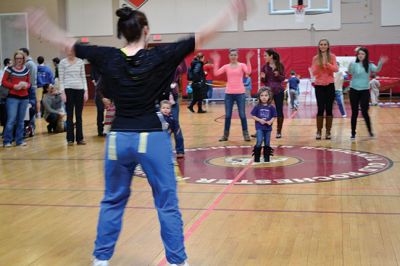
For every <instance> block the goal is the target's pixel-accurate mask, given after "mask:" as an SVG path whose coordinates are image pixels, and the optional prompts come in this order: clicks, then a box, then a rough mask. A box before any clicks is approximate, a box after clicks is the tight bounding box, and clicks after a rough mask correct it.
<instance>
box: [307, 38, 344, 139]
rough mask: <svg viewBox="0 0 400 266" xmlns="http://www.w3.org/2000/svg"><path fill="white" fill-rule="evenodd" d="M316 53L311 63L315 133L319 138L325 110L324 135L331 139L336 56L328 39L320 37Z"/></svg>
mask: <svg viewBox="0 0 400 266" xmlns="http://www.w3.org/2000/svg"><path fill="white" fill-rule="evenodd" d="M318 45H319V47H318V54H317V55H316V56H314V58H313V60H312V65H311V72H312V74H313V76H314V77H315V96H316V98H317V105H318V114H317V135H316V137H315V138H316V139H317V140H319V139H321V131H322V126H323V124H324V111H325V112H326V136H325V139H331V128H332V120H333V115H332V107H333V101H334V99H335V83H334V78H333V75H334V73H335V72H337V71H338V66H337V64H336V56H335V55H334V54H331V52H330V47H329V41H328V40H326V39H322V40H320V41H319V44H318Z"/></svg>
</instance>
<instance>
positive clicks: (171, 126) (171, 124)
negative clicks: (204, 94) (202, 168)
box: [160, 100, 185, 159]
mask: <svg viewBox="0 0 400 266" xmlns="http://www.w3.org/2000/svg"><path fill="white" fill-rule="evenodd" d="M171 109H172V105H171V102H170V101H168V100H163V101H161V102H160V112H161V114H162V116H163V118H164V120H165V122H166V123H167V124H168V125H167V126H166V127H167V130H168V132H169V133H174V134H175V135H177V134H179V132H180V131H181V128H180V127H179V124H178V123H177V121H176V120H175V119H174V117H173V116H172V113H171ZM162 122H163V121H162ZM184 156H185V155H184V154H183V153H177V155H176V157H177V158H178V159H181V158H183V157H184Z"/></svg>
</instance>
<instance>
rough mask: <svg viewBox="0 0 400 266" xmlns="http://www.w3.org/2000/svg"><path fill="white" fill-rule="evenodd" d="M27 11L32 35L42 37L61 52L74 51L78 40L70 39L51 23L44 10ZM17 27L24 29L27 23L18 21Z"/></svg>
mask: <svg viewBox="0 0 400 266" xmlns="http://www.w3.org/2000/svg"><path fill="white" fill-rule="evenodd" d="M26 11H27V13H28V23H27V26H28V29H29V32H30V33H32V34H33V35H36V36H40V37H41V38H42V39H44V40H46V41H48V42H50V43H51V44H52V45H54V46H57V47H58V48H59V49H60V50H63V51H66V52H68V51H71V50H72V49H73V46H74V44H75V42H76V39H75V38H71V37H68V36H67V32H66V31H65V30H63V29H61V28H60V27H59V26H58V25H56V24H55V23H54V22H53V21H51V20H50V19H49V17H48V16H47V14H46V12H45V11H44V10H43V9H37V8H36V9H35V8H30V9H27V10H26ZM15 27H16V28H24V27H25V21H24V20H23V19H21V20H17V21H16V22H15Z"/></svg>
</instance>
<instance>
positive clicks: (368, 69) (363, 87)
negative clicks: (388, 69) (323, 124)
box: [349, 47, 387, 139]
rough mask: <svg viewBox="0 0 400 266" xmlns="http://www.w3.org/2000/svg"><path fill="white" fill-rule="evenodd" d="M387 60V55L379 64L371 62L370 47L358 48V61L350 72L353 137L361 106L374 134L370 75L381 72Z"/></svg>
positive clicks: (372, 134) (370, 132) (368, 126)
mask: <svg viewBox="0 0 400 266" xmlns="http://www.w3.org/2000/svg"><path fill="white" fill-rule="evenodd" d="M386 61H387V57H381V58H380V59H379V62H378V66H376V65H374V64H373V63H371V62H369V53H368V49H367V48H364V47H360V48H358V49H357V55H356V62H354V63H351V64H350V66H349V73H350V74H351V75H352V79H351V83H350V104H351V138H352V139H355V137H356V127H357V117H358V111H359V106H360V107H361V113H362V116H363V117H364V120H365V123H366V124H367V128H368V133H369V136H370V137H373V136H374V133H373V132H372V127H371V120H370V118H369V115H368V108H369V99H370V94H369V77H370V75H371V73H372V72H373V73H376V72H379V71H380V70H381V69H382V65H383V64H384V63H385V62H386Z"/></svg>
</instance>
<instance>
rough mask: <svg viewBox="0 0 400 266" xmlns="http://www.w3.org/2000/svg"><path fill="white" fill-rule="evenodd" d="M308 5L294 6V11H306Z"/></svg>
mask: <svg viewBox="0 0 400 266" xmlns="http://www.w3.org/2000/svg"><path fill="white" fill-rule="evenodd" d="M306 7H307V5H294V6H292V8H293V9H297V10H304V9H306Z"/></svg>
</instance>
